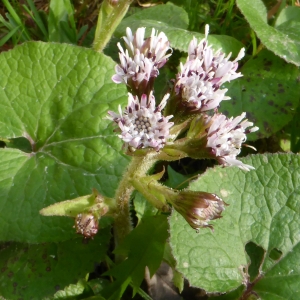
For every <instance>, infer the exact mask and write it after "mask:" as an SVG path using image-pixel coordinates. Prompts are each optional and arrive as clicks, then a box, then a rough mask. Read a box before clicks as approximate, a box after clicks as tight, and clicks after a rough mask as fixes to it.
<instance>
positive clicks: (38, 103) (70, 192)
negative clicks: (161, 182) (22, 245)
mask: <svg viewBox="0 0 300 300" xmlns="http://www.w3.org/2000/svg"><path fill="white" fill-rule="evenodd" d="M0 64H1V70H0V109H1V112H2V115H1V120H0V137H2V139H3V140H7V139H11V138H16V137H24V138H26V139H28V141H29V142H30V144H29V145H31V148H32V151H31V152H30V153H27V152H23V151H21V150H19V149H11V148H4V149H0V160H1V164H2V168H1V170H0V196H1V197H0V208H1V218H0V240H4V241H23V242H32V243H36V242H46V241H61V240H66V239H68V238H71V237H73V236H74V230H73V229H72V225H73V224H72V222H73V221H72V220H71V219H67V218H61V217H44V216H40V215H39V210H40V209H42V208H43V207H46V206H48V205H50V204H53V203H55V202H58V201H62V200H65V199H73V198H76V197H78V196H82V195H87V194H91V191H92V189H93V188H96V189H97V190H98V191H99V192H100V193H102V194H103V195H105V196H109V197H112V196H113V195H114V190H115V189H116V187H117V184H118V180H119V179H120V177H121V175H122V172H123V170H124V168H125V167H126V165H127V164H128V158H127V157H125V155H123V154H122V152H121V143H120V142H119V140H118V138H117V137H116V136H115V134H114V133H113V128H112V126H111V125H110V122H109V121H108V120H105V119H104V117H105V116H106V113H107V110H108V109H112V110H117V105H118V104H120V103H124V102H126V99H125V98H124V97H125V95H126V88H125V87H124V86H123V85H116V84H114V83H113V82H112V81H111V76H112V75H113V73H114V71H113V69H114V65H115V63H114V62H113V61H112V60H111V59H110V58H108V57H106V56H105V55H103V54H99V53H96V52H94V51H93V50H88V49H85V48H79V47H74V46H70V45H65V44H45V43H34V42H31V43H27V44H24V45H22V46H19V47H16V48H15V49H14V50H12V51H9V52H6V53H2V54H1V55H0ZM7 144H8V145H10V143H9V142H8V143H7Z"/></svg>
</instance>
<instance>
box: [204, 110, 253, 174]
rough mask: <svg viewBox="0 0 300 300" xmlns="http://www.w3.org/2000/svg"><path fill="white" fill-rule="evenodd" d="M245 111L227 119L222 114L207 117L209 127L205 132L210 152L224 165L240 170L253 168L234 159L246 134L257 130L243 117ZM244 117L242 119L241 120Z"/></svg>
mask: <svg viewBox="0 0 300 300" xmlns="http://www.w3.org/2000/svg"><path fill="white" fill-rule="evenodd" d="M245 116H246V113H242V114H241V115H240V116H238V117H236V118H233V117H231V118H230V119H228V118H227V117H226V116H225V115H223V114H215V115H214V116H212V117H208V122H209V123H210V127H209V129H208V132H207V147H209V148H211V151H212V154H213V155H214V156H215V157H216V158H217V159H218V161H219V162H220V163H221V164H222V165H224V166H237V167H239V168H240V169H242V170H245V171H249V170H250V169H254V168H253V167H252V166H249V165H245V164H243V163H242V162H241V161H239V160H237V159H236V156H237V155H238V154H239V153H240V152H241V146H242V143H244V142H245V141H246V139H247V137H246V134H247V133H250V132H254V131H257V130H258V127H256V126H255V127H252V128H249V129H247V128H248V127H251V126H253V123H252V122H249V121H248V120H247V119H244V118H245ZM243 119H244V120H243Z"/></svg>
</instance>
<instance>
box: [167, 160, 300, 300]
mask: <svg viewBox="0 0 300 300" xmlns="http://www.w3.org/2000/svg"><path fill="white" fill-rule="evenodd" d="M243 161H244V162H245V163H247V164H250V165H252V166H254V167H255V168H256V170H255V171H251V172H243V171H241V170H239V169H238V168H215V169H211V170H209V171H207V172H206V173H205V174H204V175H203V176H201V177H200V178H199V179H197V180H196V181H194V182H193V183H192V184H191V185H190V189H191V190H203V191H207V192H212V193H216V194H218V195H219V196H220V197H222V198H223V200H224V201H225V202H227V203H228V204H229V206H228V207H227V208H226V210H225V211H224V212H223V218H222V219H219V220H215V221H213V224H214V232H212V231H210V230H209V229H201V230H200V232H199V233H196V232H195V231H194V230H193V229H192V228H190V227H189V225H188V224H187V223H186V222H185V220H184V219H183V217H181V215H179V214H178V213H176V212H173V214H172V216H171V217H170V234H171V237H170V243H171V246H172V249H173V254H174V256H175V259H176V260H177V269H178V270H179V271H180V272H181V273H182V274H183V275H184V276H185V277H186V278H187V279H188V280H189V282H190V284H191V285H193V286H196V287H201V288H204V289H205V290H206V291H208V292H229V291H231V290H233V289H236V288H239V287H240V288H239V290H238V291H236V292H234V293H233V294H230V295H232V297H231V298H226V297H225V298H224V299H248V298H247V297H246V295H248V296H249V295H250V294H251V292H256V293H257V294H258V296H259V297H260V299H263V300H271V299H293V300H296V299H299V296H300V295H299V280H300V264H299V257H300V247H299V245H300V235H299V226H300V215H299V212H300V205H299V203H300V171H299V164H300V158H299V156H298V155H294V154H274V155H271V154H267V155H252V156H250V157H248V158H247V159H244V160H243ZM249 242H252V243H254V244H256V245H258V246H259V247H261V248H262V249H263V251H264V256H263V258H262V261H261V263H260V266H259V270H256V273H257V275H256V277H255V278H253V279H252V278H251V279H250V276H249V272H248V265H249V264H250V259H249V256H248V255H247V252H246V251H245V246H246V244H248V243H249ZM257 253H258V252H257ZM275 254H276V255H275ZM249 255H250V257H251V256H252V254H250V252H249ZM252 261H253V263H254V264H256V262H257V259H255V257H252ZM251 273H252V274H253V271H251ZM241 295H244V298H240V297H241Z"/></svg>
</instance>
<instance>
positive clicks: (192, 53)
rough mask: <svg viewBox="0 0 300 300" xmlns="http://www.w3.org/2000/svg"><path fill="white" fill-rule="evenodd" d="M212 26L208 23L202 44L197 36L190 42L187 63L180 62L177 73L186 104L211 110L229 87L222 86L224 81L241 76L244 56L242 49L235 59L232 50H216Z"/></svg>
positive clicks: (226, 98) (196, 108) (198, 108)
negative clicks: (210, 40) (210, 38)
mask: <svg viewBox="0 0 300 300" xmlns="http://www.w3.org/2000/svg"><path fill="white" fill-rule="evenodd" d="M208 31H209V26H208V25H206V26H205V38H204V39H202V40H201V41H200V42H199V44H198V42H197V39H196V38H193V40H192V41H191V42H190V44H189V48H188V58H187V61H186V63H185V64H184V65H183V64H181V65H180V69H181V72H180V73H179V74H178V75H177V81H176V84H175V91H176V93H177V94H179V95H180V96H181V98H182V101H183V103H184V104H185V105H186V106H187V107H189V109H191V110H194V111H207V110H211V109H214V108H216V107H218V106H219V104H220V102H221V101H222V100H228V99H230V97H227V96H225V93H226V92H227V89H220V87H221V85H222V84H223V83H224V82H227V81H230V80H233V79H236V78H238V77H241V76H242V75H241V73H237V72H236V70H237V67H238V60H240V59H241V58H243V56H244V52H245V50H244V48H242V49H241V51H240V53H239V54H238V56H237V58H236V59H235V60H234V61H229V58H230V56H231V53H230V54H229V55H228V56H226V57H225V54H224V53H222V52H221V50H218V51H216V52H215V51H213V49H211V46H209V45H208V41H207V36H208Z"/></svg>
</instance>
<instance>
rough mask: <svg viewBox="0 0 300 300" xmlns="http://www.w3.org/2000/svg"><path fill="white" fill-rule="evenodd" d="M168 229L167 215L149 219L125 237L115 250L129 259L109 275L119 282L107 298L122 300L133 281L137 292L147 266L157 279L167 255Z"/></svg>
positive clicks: (108, 293) (113, 285)
mask: <svg viewBox="0 0 300 300" xmlns="http://www.w3.org/2000/svg"><path fill="white" fill-rule="evenodd" d="M167 229H168V223H167V218H166V216H165V215H159V216H154V217H147V218H144V219H143V220H142V221H141V222H140V224H139V225H138V226H137V227H136V228H135V229H134V230H133V231H132V232H131V233H130V234H129V235H128V236H126V237H125V239H124V242H123V243H122V244H121V245H120V246H119V247H118V248H117V249H116V250H115V254H119V255H123V256H128V258H127V259H126V260H125V261H123V262H122V263H120V264H119V265H116V266H115V267H114V268H113V269H111V270H110V271H109V272H107V274H109V275H112V276H114V277H115V278H116V281H115V282H114V283H113V284H112V285H111V286H110V287H109V288H107V289H105V290H104V291H103V293H102V295H103V296H104V297H109V299H119V298H120V297H121V296H122V293H123V292H124V290H125V289H126V287H127V285H128V284H129V283H130V282H131V281H132V283H133V286H134V293H135V292H136V291H137V288H138V287H139V286H140V284H141V282H142V280H143V278H144V274H145V267H146V266H147V267H148V268H149V271H150V276H151V277H152V276H153V274H154V273H155V272H156V270H157V269H158V267H159V266H160V264H161V261H162V258H163V255H164V246H165V243H166V239H167V237H168V231H167Z"/></svg>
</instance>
